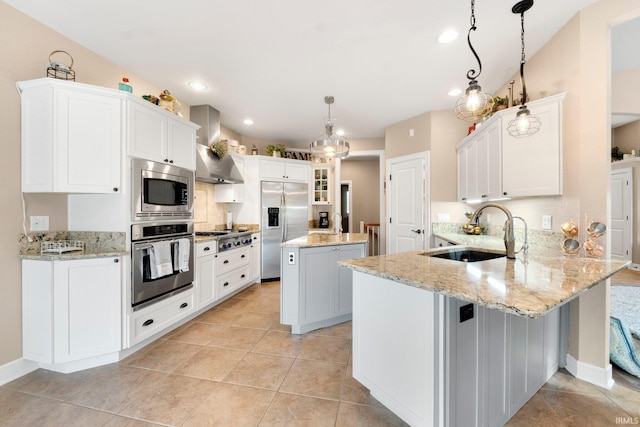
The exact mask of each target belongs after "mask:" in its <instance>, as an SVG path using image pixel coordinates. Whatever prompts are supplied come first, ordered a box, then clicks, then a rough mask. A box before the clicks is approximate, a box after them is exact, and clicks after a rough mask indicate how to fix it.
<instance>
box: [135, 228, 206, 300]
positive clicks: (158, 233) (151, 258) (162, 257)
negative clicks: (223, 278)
mask: <svg viewBox="0 0 640 427" xmlns="http://www.w3.org/2000/svg"><path fill="white" fill-rule="evenodd" d="M193 258H194V248H193V223H192V222H172V223H168V222H165V223H141V224H133V225H132V226H131V275H132V277H131V306H132V307H133V310H134V311H135V310H139V309H141V308H143V307H146V306H148V305H150V304H153V303H154V302H157V301H158V300H160V299H163V298H168V297H170V296H171V295H174V294H175V293H177V292H180V291H183V290H186V289H189V288H190V287H192V286H193Z"/></svg>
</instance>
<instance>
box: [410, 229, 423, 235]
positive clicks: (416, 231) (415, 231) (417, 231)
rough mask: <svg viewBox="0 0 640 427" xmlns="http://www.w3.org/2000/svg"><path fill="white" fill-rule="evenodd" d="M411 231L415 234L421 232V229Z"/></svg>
mask: <svg viewBox="0 0 640 427" xmlns="http://www.w3.org/2000/svg"><path fill="white" fill-rule="evenodd" d="M411 231H412V232H414V233H416V234H421V233H422V230H411Z"/></svg>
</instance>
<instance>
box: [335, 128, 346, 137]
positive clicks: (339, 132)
mask: <svg viewBox="0 0 640 427" xmlns="http://www.w3.org/2000/svg"><path fill="white" fill-rule="evenodd" d="M336 135H338V136H344V131H343V130H342V129H338V130H337V131H336Z"/></svg>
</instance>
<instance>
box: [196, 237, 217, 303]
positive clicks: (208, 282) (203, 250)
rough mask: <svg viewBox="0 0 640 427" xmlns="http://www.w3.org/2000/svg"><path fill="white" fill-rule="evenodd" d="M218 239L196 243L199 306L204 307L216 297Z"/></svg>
mask: <svg viewBox="0 0 640 427" xmlns="http://www.w3.org/2000/svg"><path fill="white" fill-rule="evenodd" d="M215 245H216V241H215V240H212V241H209V242H200V243H196V286H197V288H198V307H204V306H207V305H209V304H211V303H212V302H214V301H215V299H216V294H215V286H214V284H215V270H216V254H215V249H216V246H215Z"/></svg>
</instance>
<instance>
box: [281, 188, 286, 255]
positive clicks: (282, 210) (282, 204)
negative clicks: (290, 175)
mask: <svg viewBox="0 0 640 427" xmlns="http://www.w3.org/2000/svg"><path fill="white" fill-rule="evenodd" d="M280 212H282V218H281V221H282V241H281V242H282V243H284V242H286V241H287V240H286V239H287V199H286V196H285V194H284V192H283V193H282V197H281V198H280Z"/></svg>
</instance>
